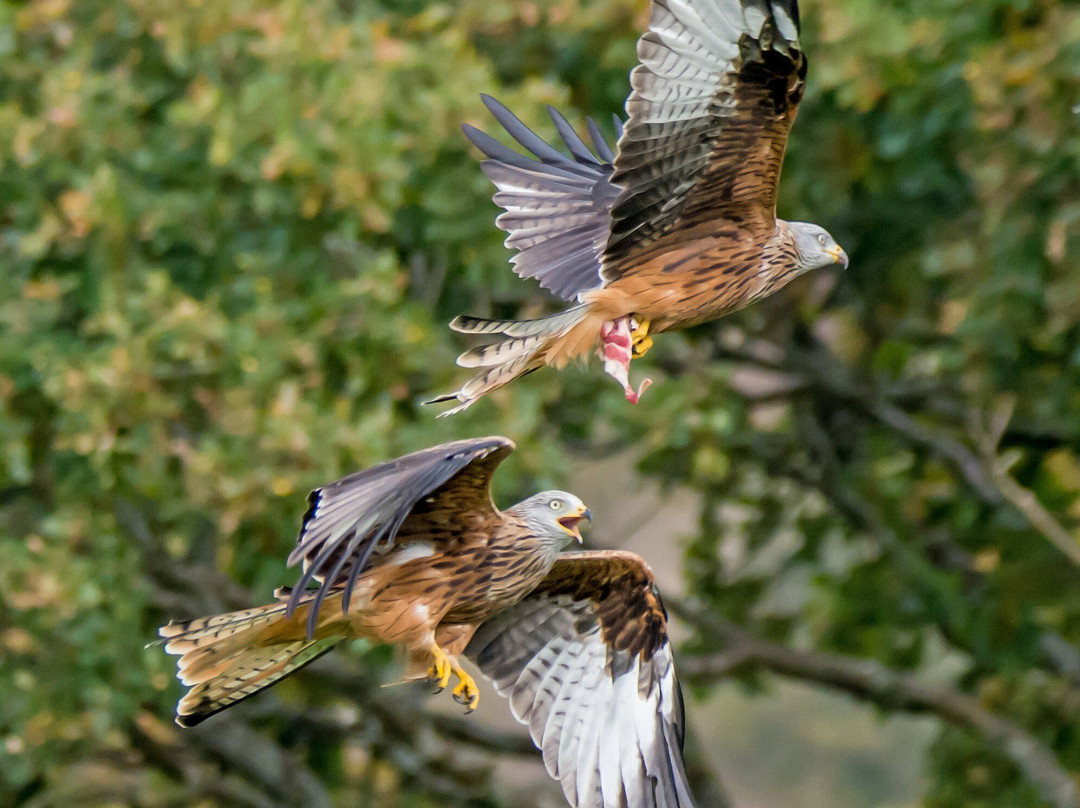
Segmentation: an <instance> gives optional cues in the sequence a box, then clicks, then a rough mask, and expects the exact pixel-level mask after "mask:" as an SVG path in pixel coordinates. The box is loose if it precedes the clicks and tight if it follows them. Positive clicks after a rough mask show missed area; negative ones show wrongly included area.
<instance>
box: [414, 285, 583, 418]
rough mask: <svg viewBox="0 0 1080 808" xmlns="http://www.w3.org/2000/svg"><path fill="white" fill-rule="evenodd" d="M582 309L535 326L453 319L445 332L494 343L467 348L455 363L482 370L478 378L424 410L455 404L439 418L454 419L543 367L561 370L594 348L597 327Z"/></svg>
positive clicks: (534, 322)
mask: <svg viewBox="0 0 1080 808" xmlns="http://www.w3.org/2000/svg"><path fill="white" fill-rule="evenodd" d="M594 319H595V318H593V317H591V316H590V312H589V308H588V307H587V306H575V307H574V308H572V309H567V310H566V311H561V312H559V313H558V314H552V315H549V316H547V317H541V318H539V319H536V320H484V319H481V318H479V317H455V318H454V319H453V320H452V321H451V322H450V328H451V329H452V330H454V331H457V332H458V333H460V334H490V335H495V336H497V339H496V341H495V342H491V343H489V344H487V345H481V346H478V347H476V348H472V349H470V350H468V351H466V352H465V353H463V354H461V356H459V357H458V358H457V363H458V365H460V366H461V367H463V368H481V370H480V372H479V373H477V374H476V375H475V376H473V377H472V378H471V379H469V381H467V382H466V383H465V384H464V385H462V386H461V389H459V390H457V391H456V392H454V393H448V394H446V395H443V396H439V397H438V398H433V399H431V400H430V401H425V402H424V403H425V404H435V403H437V402H440V401H454V400H456V401H458V402H460V403H459V404H458V405H457V406H456V407H452V408H450V409H449V410H446V411H445V412H441V413H439V417H440V418H441V417H443V416H444V415H453V414H454V413H456V412H461V411H462V410H464V409H466V408H468V407H469V406H470V405H472V403H473V402H475V401H477V400H478V399H480V398H482V397H483V396H485V395H487V394H488V393H490V392H491V391H492V390H496V389H498V388H499V387H502V386H503V385H504V384H507V383H509V382H512V381H513V380H514V379H516V378H518V377H519V376H524V375H525V374H526V373H532V372H533V371H534V370H539V369H540V368H542V367H544V366H545V365H556V366H557V367H558V366H562V365H564V364H566V362H567V361H569V360H570V359H572V358H574V357H575V356H579V355H580V354H582V353H584V352H586V351H587V350H589V349H590V348H592V347H593V346H594V345H595V344H596V340H597V337H598V335H599V333H600V325H601V323H600V321H598V320H597V321H596V322H593V320H594Z"/></svg>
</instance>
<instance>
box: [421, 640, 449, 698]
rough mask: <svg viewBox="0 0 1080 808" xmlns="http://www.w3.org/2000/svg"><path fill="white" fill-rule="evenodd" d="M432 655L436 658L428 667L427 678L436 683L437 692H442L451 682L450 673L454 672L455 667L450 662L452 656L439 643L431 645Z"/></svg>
mask: <svg viewBox="0 0 1080 808" xmlns="http://www.w3.org/2000/svg"><path fill="white" fill-rule="evenodd" d="M431 656H432V657H433V658H434V659H433V661H432V663H431V667H430V668H428V672H427V678H428V681H429V682H431V683H432V684H433V685H435V688H436V689H435V692H436V693H441V692H442V691H443V690H445V689H446V686H447V685H448V684H450V674H451V673H452V672H453V669H454V667H453V664H452V663H451V662H450V657H448V656H447V655H446V652H445V651H443V649H441V648H440V647H439V646H437V645H432V646H431Z"/></svg>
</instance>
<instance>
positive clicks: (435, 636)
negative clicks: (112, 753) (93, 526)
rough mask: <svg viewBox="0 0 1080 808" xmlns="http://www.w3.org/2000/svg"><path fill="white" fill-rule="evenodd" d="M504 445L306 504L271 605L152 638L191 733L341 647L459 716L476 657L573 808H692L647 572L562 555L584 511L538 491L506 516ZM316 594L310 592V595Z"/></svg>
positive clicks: (456, 450) (627, 563)
mask: <svg viewBox="0 0 1080 808" xmlns="http://www.w3.org/2000/svg"><path fill="white" fill-rule="evenodd" d="M512 450H513V443H512V442H511V441H509V440H507V439H506V438H499V437H491V438H477V439H471V440H463V441H457V442H454V443H448V444H443V445H441V446H436V447H433V448H431V449H426V450H424V451H421V452H416V453H414V454H411V455H406V456H404V457H401V458H398V459H397V460H394V461H391V462H389V463H385V464H382V465H380V466H375V467H373V468H371V469H368V470H366V471H362V472H359V473H358V474H353V475H350V476H349V477H345V478H343V479H341V480H339V481H337V482H334V483H330V484H329V485H326V486H324V487H322V488H319V489H317V490H315V491H313V492H312V494H311V496H310V498H309V502H310V508H309V510H308V513H307V514H306V516H305V518H304V523H303V526H302V528H301V532H300V537H299V539H298V541H297V546H296V548H295V550H294V551H293V553H292V554H291V555H290V561H291V562H293V563H295V562H298V561H300V562H302V563H303V566H304V572H303V574H302V575H301V576H300V579H299V581H298V585H297V586H296V587H294V588H292V589H282V590H279V591H278V593H277V596H278V602H277V603H272V604H268V605H265V606H259V607H256V608H253V609H246V610H243V611H239V612H232V613H230V614H224V615H216V616H214V617H205V618H199V619H196V620H187V621H181V622H171V623H169V624H168V625H166V626H163V627H162V628H161V629H160V632H159V633H160V635H161V637H162V638H163V642H164V644H165V650H166V652H168V653H170V654H175V655H177V656H179V660H178V663H177V667H178V676H179V678H180V680H181V682H182V683H183V684H185V685H187V686H188V687H189V688H190V690H189V691H188V692H187V694H186V695H185V696H184V697H183V698H182V699H181V700H180V703H179V705H178V706H177V722H178V723H179V724H181V725H182V726H194V725H196V724H199V723H201V722H202V721H204V720H206V719H207V718H209V717H210V716H212V715H214V714H215V713H217V712H220V711H221V710H224V709H225V708H227V707H230V706H232V705H234V704H236V703H238V702H239V701H242V700H243V699H245V698H247V697H249V696H252V695H254V694H255V693H257V692H259V691H260V690H262V689H264V688H266V687H268V686H270V685H272V684H273V683H275V682H277V681H279V680H280V679H282V678H283V677H285V676H288V675H289V674H291V673H293V672H294V671H296V670H298V669H300V668H301V667H303V666H304V665H307V664H308V663H310V662H312V661H314V660H315V659H317V658H318V657H319V656H321V655H322V654H324V653H326V652H327V651H329V650H330V649H332V648H333V647H334V646H335V645H337V644H338V643H340V642H342V641H343V640H346V639H349V638H354V637H366V638H369V639H372V640H375V641H378V642H385V643H393V644H396V645H399V646H401V647H402V648H404V649H405V651H406V652H407V654H408V660H409V662H408V666H407V668H406V670H405V673H404V679H406V680H408V679H418V678H424V677H427V678H428V679H429V680H431V681H433V682H435V683H436V684H437V685H438V687H439V688H440V689H442V688H444V687H446V686H447V684H448V683H449V681H450V678H451V676H456V677H457V679H458V685H457V686H456V687H455V688H454V697H455V699H457V700H458V701H459V702H460V703H462V704H465V705H466V706H467V708H468V709H469V710H470V711H471V710H472V709H475V707H476V705H477V702H478V699H479V697H478V695H477V688H476V683H475V681H474V680H473V679H472V677H471V676H470V675H469V674H468V673H467V672H466V671H465V670H464V669H463V668H462V667H461V664H460V662H459V661H458V657H459V656H464V657H466V658H469V659H472V660H473V661H475V663H476V664H477V665H478V666H479V668H480V670H481V671H482V672H483V673H484V675H485V676H487V677H489V678H490V679H492V680H493V682H494V683H495V686H496V689H497V690H498V691H499V692H500V693H502V694H503V695H505V696H507V697H508V698H509V700H510V704H511V709H512V711H513V713H514V715H515V717H516V718H517V719H518V720H519V721H521V722H522V723H525V724H527V725H528V726H529V728H530V732H531V734H532V737H533V739H534V741H535V742H536V744H537V746H538V747H539V748H540V749H541V750H542V751H543V754H544V760H545V763H546V765H547V767H548V771H549V772H551V774H552V776H553V777H555V778H556V779H558V780H559V782H560V783H561V784H562V787H563V792H564V794H565V795H566V797H567V799H568V801H569V802H570V804H571V805H573V806H575V808H607V807H608V806H613V805H643V806H655V808H677V807H678V808H686V807H687V806H692V799H691V797H690V792H689V789H688V787H687V785H686V777H685V774H684V773H683V769H682V762H681V744H682V701H681V696H680V694H679V688H678V683H677V681H676V680H675V673H674V668H673V666H672V661H671V649H670V646H669V644H668V638H667V622H666V615H665V613H664V610H663V606H662V605H661V603H660V600H659V595H658V594H657V593H656V591H655V586H654V583H653V577H652V573H651V572H650V571H649V569H648V567H647V566H646V565H645V563H644V562H643V561H642V560H641V559H640V558H638V557H637V556H635V555H633V554H631V553H616V552H600V553H598V552H579V553H564V554H561V555H560V553H559V550H560V549H561V548H562V547H563V546H564V545H565V544H566V543H567V542H569V541H571V540H573V539H577V540H579V541H580V538H581V537H580V533H579V532H578V524H579V523H580V521H581V520H582V519H587V518H589V516H590V514H589V511H588V509H587V508H586V507H585V506H584V504H583V503H582V502H581V500H579V499H578V498H577V497H575V496H574V495H573V494H570V493H567V492H563V491H547V492H543V493H541V494H536V495H534V496H532V497H529V498H528V499H526V500H524V501H522V502H520V503H518V504H517V505H515V506H513V507H511V508H508V509H506V510H505V511H500V510H498V509H497V508H495V506H494V504H493V503H492V501H491V495H490V481H491V476H492V474H493V472H494V470H495V468H496V466H498V464H499V463H500V462H501V461H502V460H503V459H504V458H505V457H506V456H507V455H508V454H510V452H511V451H512ZM312 581H314V582H315V583H316V584H317V586H316V587H315V588H308V583H309V582H312Z"/></svg>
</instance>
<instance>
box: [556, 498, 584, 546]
mask: <svg viewBox="0 0 1080 808" xmlns="http://www.w3.org/2000/svg"><path fill="white" fill-rule="evenodd" d="M582 519H586V520H589V519H592V511H590V510H589V509H588V508H586V507H585V506H584V505H582V506H581V507H580V508H578V512H577V513H575V514H570V515H567V516H562V517H560V518H559V524H560V525H562V526H563V528H564V529H565V530H566V532H567V533H569V534H570V535H571V536H573V537H574V538H575V539H577V542H578V544H581V542H582V538H581V532H580V530H579V529H578V526H579V525H580V524H581V520H582Z"/></svg>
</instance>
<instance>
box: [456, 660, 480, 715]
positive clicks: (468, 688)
mask: <svg viewBox="0 0 1080 808" xmlns="http://www.w3.org/2000/svg"><path fill="white" fill-rule="evenodd" d="M457 675H458V679H459V680H460V681H459V682H458V686H457V687H455V688H454V690H453V696H454V701H456V702H457V703H458V704H463V705H464V706H465V714H466V715H468V714H469V713H471V712H472V711H473V710H475V709H476V706H477V705H478V704H479V703H480V691H479V690H478V689H477V687H476V682H475V681H474V680H473V678H472V677H471V676H469V674H467V673H465V671H463V670H459V671H457Z"/></svg>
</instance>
